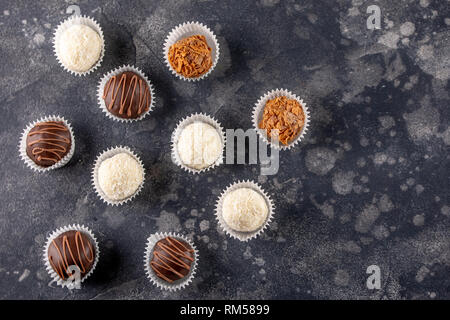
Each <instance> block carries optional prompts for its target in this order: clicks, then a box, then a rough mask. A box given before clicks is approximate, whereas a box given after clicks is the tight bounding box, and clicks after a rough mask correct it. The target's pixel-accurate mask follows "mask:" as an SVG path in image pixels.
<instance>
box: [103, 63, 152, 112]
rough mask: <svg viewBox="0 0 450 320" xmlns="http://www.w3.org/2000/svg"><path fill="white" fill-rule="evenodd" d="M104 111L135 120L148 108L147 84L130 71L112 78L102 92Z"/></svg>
mask: <svg viewBox="0 0 450 320" xmlns="http://www.w3.org/2000/svg"><path fill="white" fill-rule="evenodd" d="M102 98H103V100H104V101H105V105H106V109H107V110H108V111H109V112H111V113H112V114H113V115H115V116H116V117H119V118H123V119H136V118H139V117H140V116H141V115H142V114H143V113H145V112H147V111H148V110H149V108H150V102H151V99H152V97H151V94H150V88H149V87H148V84H147V82H146V81H145V80H144V79H142V78H141V77H140V76H139V75H137V74H136V73H134V72H132V71H125V72H122V73H120V74H118V75H114V76H112V77H111V78H110V79H109V80H108V82H106V85H105V89H104V91H103V96H102Z"/></svg>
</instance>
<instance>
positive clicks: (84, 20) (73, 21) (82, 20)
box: [53, 15, 105, 76]
mask: <svg viewBox="0 0 450 320" xmlns="http://www.w3.org/2000/svg"><path fill="white" fill-rule="evenodd" d="M79 24H83V25H86V26H88V27H91V28H92V29H93V30H94V31H96V32H97V33H98V35H99V36H100V39H101V40H102V51H101V53H100V58H99V59H98V61H97V62H96V63H95V64H94V65H93V66H92V67H91V68H90V69H89V70H87V71H84V72H78V71H74V70H71V69H69V68H68V67H66V66H65V65H64V63H63V61H62V59H61V58H60V56H59V39H60V36H61V34H62V33H63V32H64V31H65V30H67V29H68V28H69V27H71V26H73V25H79ZM53 52H54V53H55V56H56V59H57V60H58V62H59V64H60V65H61V66H62V67H63V68H64V70H66V71H67V72H70V73H72V74H75V75H77V76H85V75H87V74H89V73H91V72H93V71H94V70H95V69H97V68H98V67H100V65H101V63H102V61H103V57H104V55H105V39H104V37H103V31H102V28H101V27H100V25H99V24H98V23H97V21H95V20H94V19H93V18H91V17H88V16H77V15H75V16H71V17H69V18H67V19H66V20H64V21H63V22H61V23H60V24H59V25H58V27H57V28H56V31H55V33H54V37H53Z"/></svg>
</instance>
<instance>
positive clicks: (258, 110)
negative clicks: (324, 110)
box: [252, 89, 309, 150]
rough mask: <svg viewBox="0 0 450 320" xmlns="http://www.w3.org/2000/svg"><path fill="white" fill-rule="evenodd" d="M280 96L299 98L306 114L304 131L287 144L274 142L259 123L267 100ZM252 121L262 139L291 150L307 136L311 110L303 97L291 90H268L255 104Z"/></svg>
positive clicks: (281, 148) (274, 145)
mask: <svg viewBox="0 0 450 320" xmlns="http://www.w3.org/2000/svg"><path fill="white" fill-rule="evenodd" d="M280 96H286V97H288V98H289V99H295V100H297V101H298V102H299V103H300V105H301V106H302V108H303V113H304V114H305V124H304V126H303V128H302V131H301V132H300V133H299V134H298V135H297V137H296V138H295V139H294V140H292V141H290V142H289V143H288V144H287V145H284V144H282V143H281V142H279V141H278V145H277V144H276V143H272V142H271V141H270V140H269V138H268V137H267V134H266V130H264V129H260V128H259V123H260V121H261V119H262V117H263V112H264V107H265V106H266V102H267V101H268V100H270V99H274V98H276V97H280ZM252 122H253V127H254V129H255V130H256V132H257V133H258V134H259V136H260V137H261V139H262V140H263V141H264V142H265V143H267V144H269V145H270V146H271V147H273V148H276V149H278V150H289V149H291V148H292V147H294V146H295V145H296V144H297V143H299V142H300V141H301V140H302V139H303V137H304V136H305V134H306V132H307V131H308V126H309V111H308V107H307V106H306V103H305V102H303V99H300V98H299V97H298V96H296V95H295V94H293V93H292V92H290V91H289V90H286V89H275V90H272V91H269V92H267V93H266V94H265V95H264V96H262V97H260V98H259V99H258V102H257V103H256V104H255V107H254V109H253V116H252Z"/></svg>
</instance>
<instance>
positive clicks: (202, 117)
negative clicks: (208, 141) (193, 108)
mask: <svg viewBox="0 0 450 320" xmlns="http://www.w3.org/2000/svg"><path fill="white" fill-rule="evenodd" d="M194 122H204V123H207V124H209V125H211V126H213V127H214V128H215V129H216V130H217V132H218V133H219V136H220V139H221V140H222V153H221V155H220V157H219V158H218V159H217V160H216V161H215V162H214V163H213V164H212V165H210V166H209V167H206V168H203V169H200V170H198V169H195V168H191V167H189V166H187V165H185V164H184V163H183V161H181V158H180V155H179V154H178V148H177V143H178V139H179V137H180V134H181V132H182V131H183V129H184V128H186V126H188V125H190V124H191V123H194ZM225 144H226V137H225V133H224V130H223V128H222V126H221V125H220V123H219V122H218V121H217V120H216V119H214V118H213V117H211V116H208V115H206V114H204V113H194V114H192V115H190V116H188V117H186V118H184V119H182V120H181V121H180V122H179V123H178V125H177V127H176V128H175V130H174V131H173V133H172V138H171V145H172V152H171V158H172V161H173V162H174V163H175V164H176V165H177V166H179V167H180V168H182V169H184V170H185V171H188V172H190V173H192V174H196V173H201V172H204V171H208V170H209V169H212V168H214V167H217V166H218V165H220V164H222V163H223V150H224V148H225Z"/></svg>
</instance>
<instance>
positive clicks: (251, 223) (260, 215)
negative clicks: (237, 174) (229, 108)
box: [222, 188, 269, 232]
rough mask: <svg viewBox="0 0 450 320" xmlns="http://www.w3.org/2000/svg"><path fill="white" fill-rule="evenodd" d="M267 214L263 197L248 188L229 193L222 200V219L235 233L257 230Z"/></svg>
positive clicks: (267, 209) (267, 210)
mask: <svg viewBox="0 0 450 320" xmlns="http://www.w3.org/2000/svg"><path fill="white" fill-rule="evenodd" d="M268 214H269V208H268V207H267V203H266V200H265V199H264V197H263V196H262V195H261V194H260V193H259V192H257V191H255V190H253V189H250V188H239V189H236V190H234V191H231V192H230V193H228V194H227V195H225V198H224V200H223V205H222V216H223V219H224V220H225V223H226V224H227V225H228V226H229V227H230V228H231V229H233V230H236V231H241V232H251V231H255V230H257V229H259V228H260V227H261V226H262V225H263V224H264V222H265V221H266V219H267V215H268Z"/></svg>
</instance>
